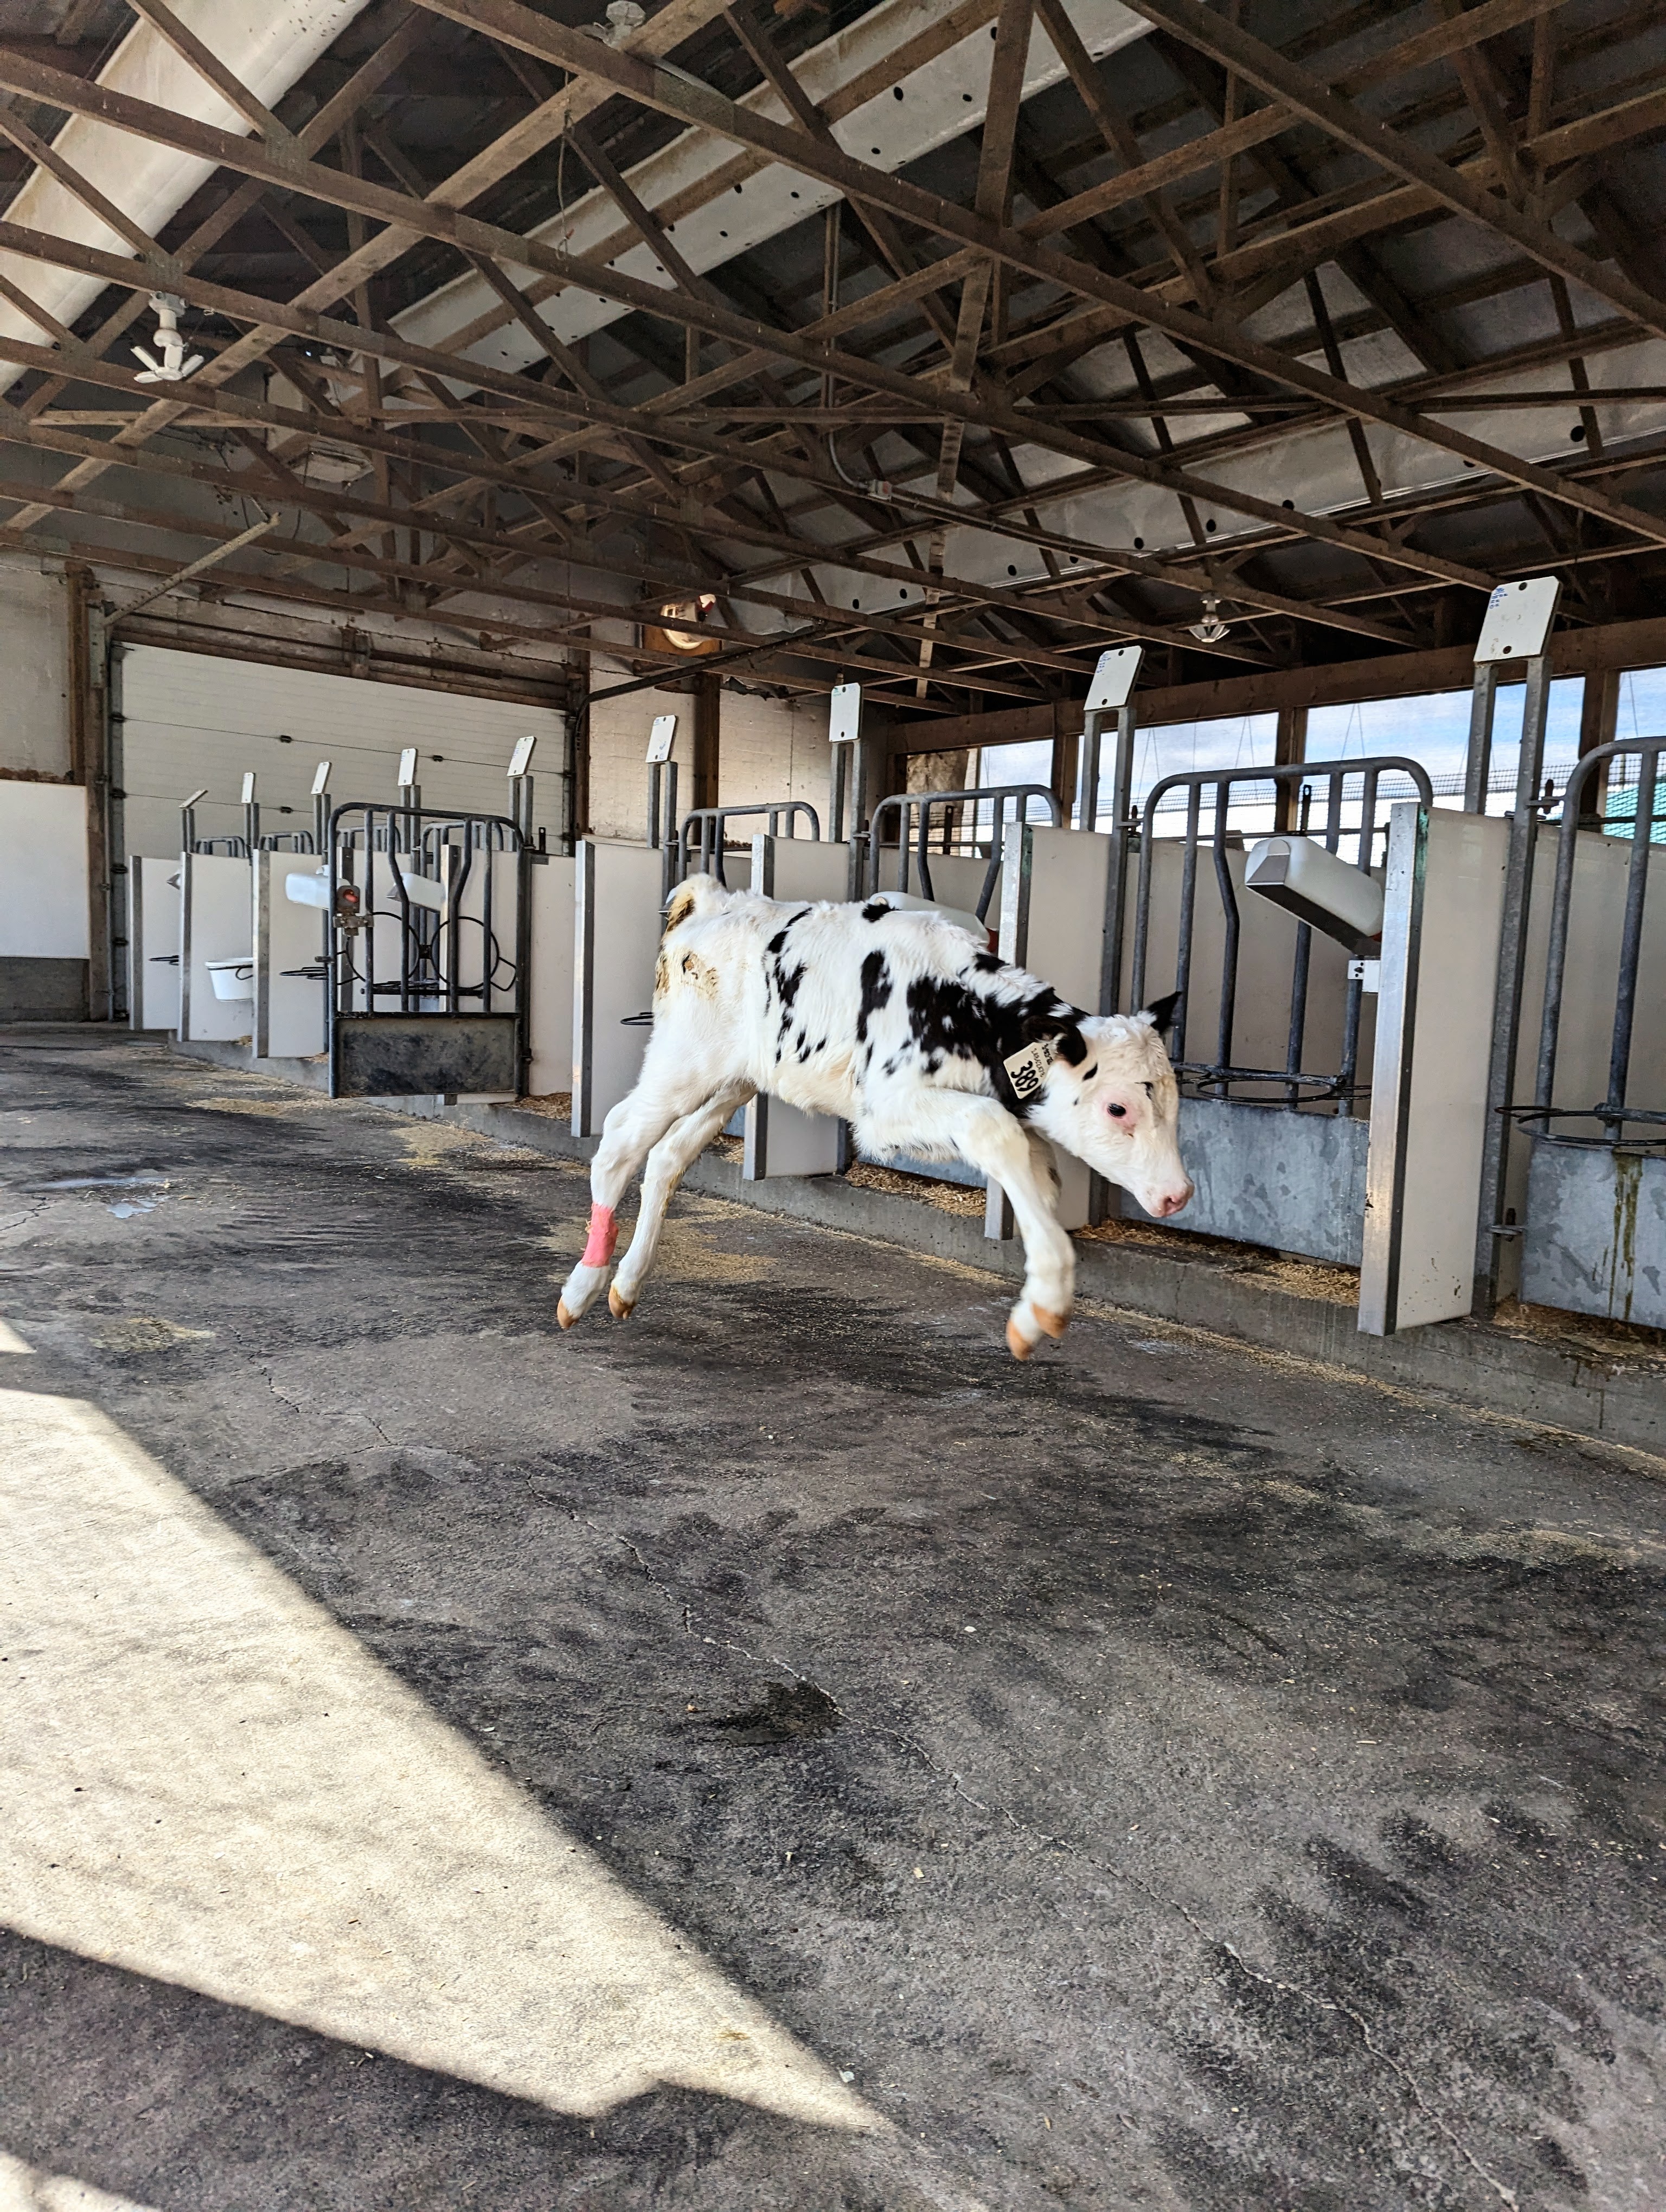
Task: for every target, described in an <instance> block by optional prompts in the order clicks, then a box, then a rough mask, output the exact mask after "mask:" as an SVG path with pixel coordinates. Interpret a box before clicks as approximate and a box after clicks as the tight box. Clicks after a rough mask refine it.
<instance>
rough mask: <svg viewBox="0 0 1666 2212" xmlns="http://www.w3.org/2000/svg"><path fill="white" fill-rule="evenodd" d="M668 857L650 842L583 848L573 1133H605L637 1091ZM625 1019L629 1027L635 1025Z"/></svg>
mask: <svg viewBox="0 0 1666 2212" xmlns="http://www.w3.org/2000/svg"><path fill="white" fill-rule="evenodd" d="M663 864H664V856H663V854H660V853H657V852H655V851H654V849H653V848H651V847H649V846H646V845H599V844H595V843H593V842H591V841H590V840H589V839H586V840H585V841H584V842H582V843H581V845H580V847H579V850H578V855H577V868H576V877H575V895H574V901H573V1121H572V1127H573V1134H574V1135H575V1137H593V1136H598V1135H599V1134H600V1132H601V1127H602V1123H603V1122H604V1121H605V1120H606V1118H607V1115H608V1111H609V1109H610V1108H611V1107H614V1106H617V1104H618V1103H619V1101H620V1099H622V1098H623V1097H626V1096H627V1094H628V1093H629V1091H631V1090H632V1089H634V1087H635V1082H636V1078H637V1075H638V1073H640V1071H641V1065H642V1054H643V1053H644V1052H645V1051H646V1050H647V1048H648V1024H646V1023H642V1024H637V1023H635V1021H633V1020H632V1019H631V1017H633V1016H635V1015H637V1014H641V1013H651V1012H653V1009H654V963H655V961H656V960H657V959H658V958H659V955H660V930H661V926H662V916H661V915H660V869H661V867H662V866H663ZM626 1024H629V1025H628V1026H627V1025H626Z"/></svg>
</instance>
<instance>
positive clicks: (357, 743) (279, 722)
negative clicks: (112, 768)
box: [118, 645, 567, 857]
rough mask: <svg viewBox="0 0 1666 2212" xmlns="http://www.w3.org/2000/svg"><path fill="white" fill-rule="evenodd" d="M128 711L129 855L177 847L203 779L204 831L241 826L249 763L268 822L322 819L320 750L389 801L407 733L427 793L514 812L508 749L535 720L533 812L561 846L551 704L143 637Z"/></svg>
mask: <svg viewBox="0 0 1666 2212" xmlns="http://www.w3.org/2000/svg"><path fill="white" fill-rule="evenodd" d="M119 711H120V713H121V714H123V715H124V717H125V720H123V721H122V722H121V723H120V724H119V725H118V731H119V739H120V746H119V759H120V762H121V772H120V776H119V787H120V788H121V790H122V791H123V793H125V799H124V800H123V801H122V810H123V836H122V843H123V846H124V848H125V855H126V856H129V857H131V855H132V854H136V853H147V854H161V855H166V854H177V853H178V851H179V806H180V803H181V801H182V800H184V799H187V798H189V796H190V795H191V793H192V792H193V791H197V790H200V789H202V788H203V787H204V786H206V787H207V790H208V797H207V798H206V799H203V800H201V801H199V803H198V808H197V834H198V836H199V837H223V836H238V835H240V834H241V831H242V828H243V810H242V805H241V800H240V793H241V790H242V782H243V777H244V775H245V774H246V772H247V771H248V770H250V769H252V770H253V771H254V774H255V777H256V779H257V781H256V792H257V795H258V799H259V801H260V809H261V825H260V826H261V829H262V831H263V832H265V831H280V832H282V831H286V830H304V829H310V828H311V826H312V820H313V803H312V800H311V799H310V797H309V796H308V793H309V792H310V790H311V787H312V781H313V770H314V769H315V768H316V767H317V765H318V763H319V761H320V760H328V761H330V762H331V763H332V772H331V778H330V789H331V795H332V797H333V798H334V799H336V800H337V803H341V802H344V801H346V800H350V799H376V800H380V801H382V802H383V803H386V801H388V800H390V799H393V798H394V797H395V796H396V795H397V794H396V790H395V783H394V778H395V773H396V770H397V768H398V757H399V753H400V751H401V750H402V749H403V748H404V746H406V745H415V746H416V747H417V773H418V776H419V780H420V781H421V785H422V792H423V805H424V806H431V807H432V806H438V807H456V808H458V809H459V811H465V810H466V811H470V812H474V813H487V814H502V813H507V812H508V799H509V793H508V783H507V781H506V772H507V770H508V765H509V756H510V754H511V753H512V752H513V751H514V746H515V743H516V741H517V739H518V738H523V737H525V736H526V734H527V733H528V732H536V734H537V737H538V751H537V753H536V754H535V755H534V757H533V761H532V769H533V774H534V777H535V798H536V801H537V804H536V808H535V811H534V816H533V820H534V823H535V825H538V826H542V827H543V828H544V829H546V830H547V832H548V835H549V841H550V846H551V847H552V848H556V849H559V847H560V842H561V840H562V836H563V835H564V833H565V830H566V827H567V818H566V805H567V799H566V793H567V784H566V781H565V780H564V779H563V777H562V775H561V774H560V773H559V771H560V770H561V769H562V767H563V765H564V762H565V739H566V731H565V726H564V718H563V717H562V715H561V714H557V713H556V712H554V711H553V710H552V709H551V708H547V707H528V706H523V705H519V704H517V703H515V702H513V701H508V702H504V701H498V700H495V699H475V698H464V697H459V696H458V695H457V694H456V693H454V692H439V691H424V690H419V689H417V688H416V687H414V686H411V687H406V686H404V685H403V684H380V683H368V682H365V681H362V680H361V679H359V678H355V677H351V676H322V675H318V674H315V673H313V671H310V670H303V669H289V668H272V667H268V666H266V665H264V663H259V662H255V661H247V660H222V659H218V658H216V657H214V656H212V655H210V654H206V653H175V652H172V651H169V650H167V648H165V647H161V646H149V645H140V646H130V647H127V648H126V649H125V651H124V653H123V654H122V659H121V677H120V694H119Z"/></svg>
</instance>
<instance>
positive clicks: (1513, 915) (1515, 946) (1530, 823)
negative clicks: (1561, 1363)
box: [1471, 653, 1550, 1320]
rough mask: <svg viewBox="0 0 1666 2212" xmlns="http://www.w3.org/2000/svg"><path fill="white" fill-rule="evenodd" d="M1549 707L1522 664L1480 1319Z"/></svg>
mask: <svg viewBox="0 0 1666 2212" xmlns="http://www.w3.org/2000/svg"><path fill="white" fill-rule="evenodd" d="M1549 704H1550V658H1549V655H1548V654H1547V653H1538V654H1535V657H1534V658H1533V659H1531V660H1529V663H1528V665H1527V696H1526V698H1525V700H1524V702H1523V707H1522V750H1521V759H1520V762H1519V763H1518V765H1517V772H1516V811H1515V813H1514V815H1513V817H1511V823H1510V846H1509V857H1508V859H1507V860H1506V862H1505V883H1504V914H1503V916H1502V920H1501V923H1500V927H1499V983H1498V992H1497V995H1496V997H1495V999H1494V1000H1493V1054H1492V1059H1491V1061H1490V1063H1489V1065H1488V1068H1487V1126H1486V1128H1485V1130H1484V1131H1483V1133H1482V1137H1481V1204H1480V1207H1479V1219H1478V1221H1477V1224H1476V1231H1475V1288H1474V1304H1473V1306H1472V1308H1471V1310H1472V1311H1473V1312H1474V1313H1475V1314H1476V1315H1477V1316H1480V1317H1481V1319H1482V1320H1487V1319H1488V1318H1489V1317H1490V1316H1491V1315H1492V1313H1493V1308H1494V1307H1495V1306H1496V1305H1497V1304H1498V1302H1499V1295H1500V1291H1499V1276H1500V1265H1501V1262H1502V1260H1503V1257H1504V1244H1505V1238H1504V1237H1502V1236H1501V1235H1500V1234H1499V1231H1501V1230H1502V1229H1503V1228H1504V1226H1505V1224H1504V1220H1503V1212H1504V1194H1505V1183H1506V1181H1507V1180H1508V1176H1509V1171H1510V1153H1511V1139H1512V1138H1513V1136H1514V1134H1515V1131H1514V1127H1513V1125H1512V1124H1511V1119H1510V1115H1509V1110H1508V1109H1509V1108H1510V1106H1511V1103H1512V1093H1513V1091H1514V1089H1515V1079H1516V1047H1517V1040H1518V1038H1519V1036H1520V1035H1521V1023H1522V988H1523V982H1524V981H1525V978H1526V975H1527V927H1528V916H1529V908H1530V906H1531V902H1532V896H1533V854H1534V848H1535V845H1536V843H1537V840H1538V829H1539V816H1538V798H1539V778H1540V775H1541V770H1542V769H1543V766H1544V746H1545V718H1546V714H1547V710H1548V708H1549Z"/></svg>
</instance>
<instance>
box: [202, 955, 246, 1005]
mask: <svg viewBox="0 0 1666 2212" xmlns="http://www.w3.org/2000/svg"><path fill="white" fill-rule="evenodd" d="M204 964H205V965H206V967H207V969H208V972H209V981H210V983H212V984H213V986H214V995H215V997H216V999H252V998H253V996H254V955H253V953H252V952H250V953H246V955H245V956H244V957H243V958H242V959H240V960H210V961H208V962H206V963H204Z"/></svg>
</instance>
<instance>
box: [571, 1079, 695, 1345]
mask: <svg viewBox="0 0 1666 2212" xmlns="http://www.w3.org/2000/svg"><path fill="white" fill-rule="evenodd" d="M705 1095H706V1093H705V1089H704V1086H703V1085H700V1084H698V1083H690V1081H689V1079H687V1077H686V1076H684V1077H681V1078H678V1077H675V1076H672V1077H671V1078H670V1079H666V1077H662V1076H659V1075H656V1073H654V1072H653V1071H652V1070H651V1069H650V1068H648V1067H646V1066H645V1067H644V1069H643V1071H642V1074H641V1079H639V1081H638V1083H637V1085H636V1088H635V1090H634V1091H632V1092H631V1093H630V1095H629V1097H626V1098H622V1099H621V1100H620V1101H619V1103H618V1104H617V1106H616V1107H614V1109H612V1111H611V1113H610V1114H609V1115H608V1117H607V1119H606V1121H604V1122H603V1124H602V1141H601V1145H600V1147H599V1150H598V1152H597V1153H596V1157H595V1158H594V1159H593V1161H592V1162H591V1164H590V1235H589V1238H588V1241H587V1243H586V1244H585V1248H584V1255H583V1257H582V1258H581V1260H580V1261H579V1263H578V1265H577V1267H575V1268H574V1270H573V1272H572V1273H571V1274H570V1275H569V1277H568V1278H567V1280H566V1281H565V1282H564V1283H563V1284H562V1286H561V1300H560V1303H559V1304H558V1305H557V1306H556V1320H557V1321H558V1322H560V1323H561V1325H562V1328H572V1326H573V1324H574V1322H575V1321H577V1320H579V1319H580V1318H581V1316H583V1315H584V1314H586V1313H587V1312H588V1310H590V1308H591V1306H592V1305H593V1304H594V1303H595V1301H596V1297H597V1296H598V1294H599V1291H600V1290H601V1287H602V1285H603V1284H604V1283H605V1281H606V1280H607V1278H608V1273H609V1271H610V1269H611V1267H612V1264H613V1245H614V1240H615V1238H616V1237H617V1235H618V1225H617V1221H616V1219H615V1215H616V1213H617V1209H618V1204H619V1200H621V1199H622V1198H623V1196H624V1194H625V1193H626V1191H627V1190H629V1188H630V1180H631V1177H632V1176H634V1175H635V1172H636V1170H637V1169H638V1168H640V1167H641V1164H642V1162H643V1161H644V1160H645V1159H646V1158H647V1157H648V1152H649V1151H650V1150H651V1148H652V1147H653V1146H655V1145H657V1144H658V1143H659V1141H660V1138H661V1137H663V1136H664V1134H665V1133H666V1130H667V1129H669V1128H670V1127H672V1125H673V1124H674V1123H676V1122H678V1121H681V1120H682V1119H683V1117H684V1115H686V1114H688V1113H690V1111H692V1110H693V1109H696V1108H697V1107H698V1106H700V1105H701V1104H702V1102H703V1099H704V1097H705Z"/></svg>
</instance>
